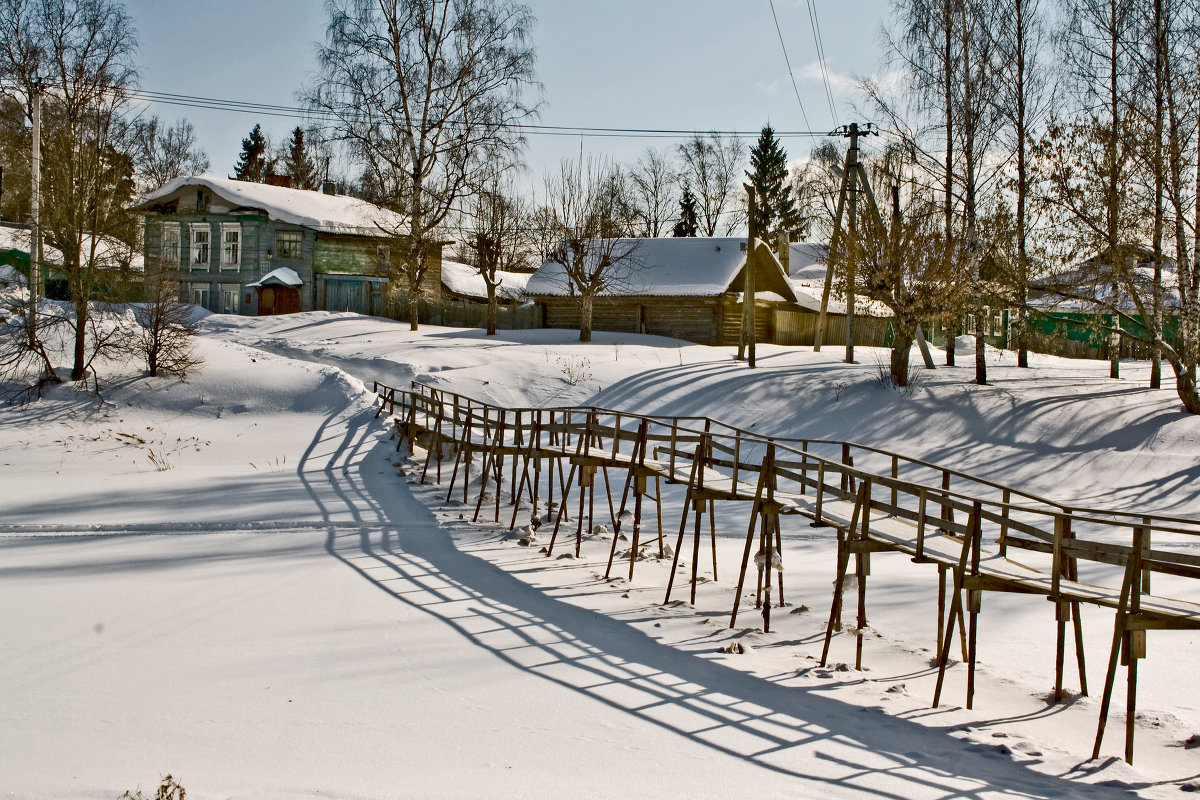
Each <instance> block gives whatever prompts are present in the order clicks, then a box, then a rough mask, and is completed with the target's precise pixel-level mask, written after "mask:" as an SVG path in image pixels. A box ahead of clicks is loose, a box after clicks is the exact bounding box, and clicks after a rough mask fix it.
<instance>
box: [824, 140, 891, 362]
mask: <svg viewBox="0 0 1200 800" xmlns="http://www.w3.org/2000/svg"><path fill="white" fill-rule="evenodd" d="M829 135H830V136H841V137H842V138H846V139H849V140H850V147H849V149H848V150H847V151H846V167H845V171H844V172H843V174H842V188H841V191H840V193H839V194H838V204H837V212H836V213H835V214H834V219H833V234H832V236H830V239H829V257H828V263H827V265H826V270H825V287H824V289H823V290H822V292H821V311H820V313H819V314H818V316H817V330H816V337H815V340H814V341H813V352H814V353H817V352H820V351H821V344H822V339H823V338H824V334H825V316H826V314H827V313H828V311H829V287H830V285H831V284H832V283H833V264H834V261H835V258H834V252H835V250H836V249H837V247H838V245H841V246H843V247H846V248H848V249H847V251H846V252H847V253H848V257H847V258H846V363H847V364H853V363H854V303H855V291H854V283H855V281H856V280H857V270H856V265H855V263H854V259H855V254H856V252H857V249H858V193H859V191H860V190H859V188H858V183H859V181H860V180H862V181H863V185H864V186H866V187H867V191H870V182H869V181H868V180H867V174H866V171H865V170H864V169H863V167H862V164H861V163H860V162H859V158H858V138H859V137H860V136H878V135H879V133H878V132H877V131H875V130H874V129H873V128H872V126H871V123H869V122H868V123H866V124H865V125H864V126H863V127H862V128H859V127H858V123H857V122H852V123H850V124H849V125H843V126H842V127H841V128H838V129H836V130H834V131H831V132H830V134H829ZM843 210H845V212H846V216H847V226H846V227H847V232H846V233H847V235H846V236H842V235H841V234H842V230H841V229H842V212H843ZM875 213H876V214H878V211H876V212H875Z"/></svg>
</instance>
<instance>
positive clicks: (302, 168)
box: [283, 126, 321, 189]
mask: <svg viewBox="0 0 1200 800" xmlns="http://www.w3.org/2000/svg"><path fill="white" fill-rule="evenodd" d="M283 167H284V169H285V170H286V171H287V174H288V175H289V176H291V179H292V188H293V189H319V188H320V187H321V180H320V177H319V176H318V175H317V165H316V164H314V163H313V160H312V157H311V156H309V154H308V148H307V147H306V146H305V144H304V131H303V130H302V129H301V128H300V127H299V126H296V129H295V130H293V131H292V138H291V141H290V142H288V148H287V152H285V153H284V154H283Z"/></svg>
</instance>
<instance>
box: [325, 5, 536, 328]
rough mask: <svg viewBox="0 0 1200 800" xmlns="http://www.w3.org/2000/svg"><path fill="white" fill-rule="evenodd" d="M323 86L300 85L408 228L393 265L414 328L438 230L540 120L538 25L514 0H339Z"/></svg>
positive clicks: (332, 9) (395, 233)
mask: <svg viewBox="0 0 1200 800" xmlns="http://www.w3.org/2000/svg"><path fill="white" fill-rule="evenodd" d="M328 9H329V25H328V27H327V28H326V33H325V41H324V43H323V44H322V45H321V46H320V48H319V49H318V62H319V67H320V73H319V77H318V80H317V82H315V83H313V84H312V85H310V86H309V87H308V88H307V89H305V90H304V91H303V92H302V96H303V98H304V100H305V101H306V103H307V105H308V107H309V108H310V109H311V110H312V111H314V112H316V113H317V114H319V115H321V116H322V117H324V118H326V119H328V120H329V124H330V126H331V127H332V128H333V130H334V131H335V136H336V137H337V138H338V139H340V140H341V141H343V142H344V143H346V145H347V146H348V148H349V151H350V153H351V154H352V156H353V157H355V158H357V159H358V161H359V162H361V164H362V165H363V167H364V172H365V178H366V179H367V181H368V182H369V183H371V185H373V186H374V187H375V188H376V190H377V191H378V192H379V194H380V197H381V199H382V200H383V201H384V204H385V205H387V206H388V207H390V208H392V209H394V210H396V211H398V212H400V213H402V214H403V215H404V216H405V217H406V218H407V220H406V224H405V225H404V226H403V227H402V228H390V227H388V228H384V229H383V232H384V233H385V234H386V235H389V236H392V237H395V238H396V240H397V242H398V243H402V245H403V248H402V252H400V253H397V254H394V258H393V259H391V262H390V263H392V264H393V265H394V266H393V267H392V269H391V270H390V271H391V273H392V275H391V277H393V278H394V283H395V284H397V285H398V286H400V287H402V288H403V290H405V291H406V292H407V300H408V309H409V320H410V323H411V326H412V329H413V330H416V328H417V313H418V308H419V300H420V297H421V295H422V281H423V280H424V278H425V275H426V273H427V271H428V269H429V267H430V265H431V263H432V258H431V256H432V255H433V253H434V251H435V247H436V241H437V239H438V230H439V228H440V227H441V226H443V225H444V223H445V222H446V220H447V217H448V216H449V215H450V213H451V211H452V210H453V209H454V208H456V207H457V205H458V201H459V200H460V199H461V198H462V197H463V196H464V195H466V194H467V193H469V192H470V190H471V187H472V186H478V185H480V184H482V183H483V182H484V180H483V178H484V176H486V174H488V173H489V171H490V170H491V169H492V166H491V165H492V164H495V163H507V162H509V161H511V160H512V159H513V158H514V157H515V156H516V155H517V153H518V152H519V151H520V149H521V147H522V146H523V143H524V142H523V138H522V137H521V135H520V133H519V127H518V126H520V124H521V123H523V122H528V121H530V120H532V119H533V118H534V117H535V115H536V113H537V103H536V102H535V101H532V100H530V99H529V95H530V94H531V93H532V92H533V91H535V90H536V89H537V86H536V83H535V81H534V49H533V44H532V42H531V39H530V36H531V33H532V29H533V25H534V17H533V13H532V11H531V10H530V8H529V6H527V5H525V4H523V3H520V2H516V1H515V0H331V1H330V2H329V4H328Z"/></svg>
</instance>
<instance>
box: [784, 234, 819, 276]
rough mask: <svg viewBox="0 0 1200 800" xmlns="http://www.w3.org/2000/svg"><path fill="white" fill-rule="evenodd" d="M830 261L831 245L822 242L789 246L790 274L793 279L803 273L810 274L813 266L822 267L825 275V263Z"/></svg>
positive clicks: (796, 243)
mask: <svg viewBox="0 0 1200 800" xmlns="http://www.w3.org/2000/svg"><path fill="white" fill-rule="evenodd" d="M828 259H829V245H825V244H821V243H820V242H792V243H791V244H790V245H788V274H789V275H790V276H792V277H793V278H795V277H798V276H799V275H800V274H801V273H803V274H806V275H807V274H808V273H809V272H810V271H811V270H810V269H809V268H811V267H813V266H820V267H821V276H822V278H824V275H825V272H824V270H825V262H826V261H827V260H828Z"/></svg>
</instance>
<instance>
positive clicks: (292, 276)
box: [246, 267, 304, 286]
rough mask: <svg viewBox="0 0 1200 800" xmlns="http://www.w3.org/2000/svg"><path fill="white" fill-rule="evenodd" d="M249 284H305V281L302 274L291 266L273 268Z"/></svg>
mask: <svg viewBox="0 0 1200 800" xmlns="http://www.w3.org/2000/svg"><path fill="white" fill-rule="evenodd" d="M246 285H247V286H303V285H304V281H303V280H301V278H300V275H299V274H297V272H296V270H294V269H292V268H291V267H280V268H279V269H273V270H271V271H270V272H268V273H267V274H266V275H263V276H262V277H261V278H259V279H258V280H256V281H255V282H254V283H248V284H246Z"/></svg>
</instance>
